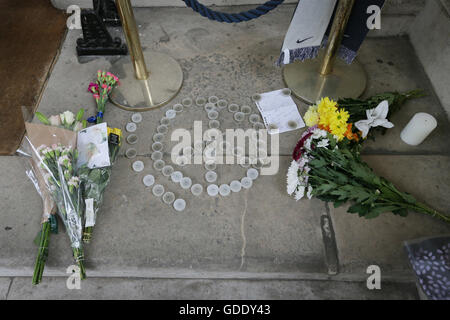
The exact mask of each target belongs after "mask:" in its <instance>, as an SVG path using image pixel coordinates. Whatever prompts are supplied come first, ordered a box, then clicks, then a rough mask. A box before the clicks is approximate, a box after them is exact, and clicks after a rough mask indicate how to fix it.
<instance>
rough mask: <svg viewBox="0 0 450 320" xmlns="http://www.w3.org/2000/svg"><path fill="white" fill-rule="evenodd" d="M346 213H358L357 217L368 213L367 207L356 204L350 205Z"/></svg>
mask: <svg viewBox="0 0 450 320" xmlns="http://www.w3.org/2000/svg"><path fill="white" fill-rule="evenodd" d="M347 212H348V213H358V214H359V216H360V217H362V216H364V215H365V214H367V213H368V212H369V207H368V206H364V205H362V204H359V203H356V204H354V205H352V206H351V207H350V208H348V210H347Z"/></svg>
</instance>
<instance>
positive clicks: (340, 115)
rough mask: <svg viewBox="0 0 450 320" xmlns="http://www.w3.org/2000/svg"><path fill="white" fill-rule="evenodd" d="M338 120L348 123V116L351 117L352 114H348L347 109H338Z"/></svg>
mask: <svg viewBox="0 0 450 320" xmlns="http://www.w3.org/2000/svg"><path fill="white" fill-rule="evenodd" d="M336 118H337V120H338V121H342V122H343V123H344V122H345V123H347V120H348V118H350V115H349V114H348V112H347V111H345V110H343V109H341V110H339V111H337V117H336Z"/></svg>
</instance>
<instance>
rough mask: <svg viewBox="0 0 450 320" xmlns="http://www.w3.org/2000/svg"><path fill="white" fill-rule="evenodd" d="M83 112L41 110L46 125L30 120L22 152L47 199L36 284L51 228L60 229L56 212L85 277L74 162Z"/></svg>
mask: <svg viewBox="0 0 450 320" xmlns="http://www.w3.org/2000/svg"><path fill="white" fill-rule="evenodd" d="M83 113H84V110H83V109H81V110H80V111H79V112H78V113H77V115H76V116H75V115H74V114H73V113H72V112H70V111H66V112H64V113H62V114H61V115H57V116H51V117H49V118H47V117H46V116H44V115H43V114H42V113H37V118H38V119H39V120H40V121H41V122H42V123H43V124H44V125H39V124H33V123H26V129H27V135H26V137H25V139H24V143H23V145H22V148H21V150H20V154H23V155H27V156H28V161H27V175H28V177H29V178H30V179H31V181H33V183H34V185H35V186H36V188H37V190H38V192H39V193H40V195H41V197H42V198H43V203H44V215H43V219H42V230H41V232H40V233H39V236H38V239H37V243H38V245H39V251H38V255H37V258H36V263H35V268H34V273H33V284H38V283H39V282H41V280H42V274H43V270H44V266H45V261H46V258H47V256H48V244H49V235H50V232H51V231H53V232H57V220H56V216H55V215H54V214H55V213H56V212H58V214H59V216H60V217H61V219H62V221H63V222H64V224H65V226H66V230H67V233H68V235H69V239H70V242H71V245H72V252H73V255H74V258H75V260H76V261H77V263H78V266H79V267H80V272H81V277H82V278H84V277H85V271H84V267H83V256H84V255H83V248H82V246H81V227H82V224H81V213H82V210H81V207H80V204H81V194H80V188H79V178H78V177H77V176H76V170H75V166H74V164H75V162H76V157H77V152H76V150H75V149H73V146H76V138H77V134H76V130H78V128H83V126H84V125H85V122H84V121H82V120H81V118H82V117H83ZM56 117H58V118H59V119H56ZM64 128H67V129H70V130H66V129H64Z"/></svg>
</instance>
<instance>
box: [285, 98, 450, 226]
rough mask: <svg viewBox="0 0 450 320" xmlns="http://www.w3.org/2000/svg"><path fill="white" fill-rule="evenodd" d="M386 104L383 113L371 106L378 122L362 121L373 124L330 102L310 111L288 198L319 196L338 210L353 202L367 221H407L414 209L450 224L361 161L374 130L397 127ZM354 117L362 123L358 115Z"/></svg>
mask: <svg viewBox="0 0 450 320" xmlns="http://www.w3.org/2000/svg"><path fill="white" fill-rule="evenodd" d="M381 104H383V105H384V106H383V105H381ZM385 105H386V102H383V101H382V103H380V104H379V105H378V106H377V107H376V108H375V109H377V108H379V110H374V109H369V107H367V105H366V107H365V110H366V111H367V112H368V114H370V115H373V116H374V117H373V118H374V119H367V120H359V121H368V122H365V123H360V124H359V125H356V124H355V125H354V124H353V123H352V122H349V119H351V118H352V114H351V113H350V112H349V111H347V110H346V109H345V108H343V107H342V106H339V104H338V103H337V102H334V101H333V100H330V99H328V98H323V99H322V100H321V101H319V102H318V103H317V105H315V106H312V107H310V109H309V110H308V112H307V114H305V122H306V124H307V125H308V126H309V128H308V129H307V130H306V131H305V132H304V133H303V135H302V137H301V139H300V141H299V142H298V143H297V145H296V147H295V149H294V152H293V158H294V159H293V161H292V163H291V166H290V168H289V170H288V174H287V192H288V194H289V195H293V196H294V197H295V199H296V200H300V199H302V198H303V197H305V195H306V197H307V198H309V199H310V198H312V197H313V196H316V197H318V198H319V199H321V200H323V201H327V202H333V203H334V206H335V207H338V206H340V205H342V204H344V203H346V202H352V206H351V207H350V208H349V209H348V212H349V213H358V214H359V216H361V217H365V218H368V219H369V218H375V217H377V216H378V215H380V214H381V213H383V212H392V213H393V214H396V215H400V216H403V217H404V216H406V215H407V214H408V210H413V211H416V212H419V213H423V214H426V215H430V216H433V217H436V218H439V219H441V220H442V221H445V222H450V216H448V215H445V214H442V213H440V212H437V211H436V210H434V209H432V208H430V207H428V206H427V205H425V204H423V203H421V202H419V201H417V200H416V199H415V198H414V197H413V196H412V195H410V194H408V193H405V192H401V191H399V190H398V189H397V188H396V187H395V186H394V185H393V184H392V183H391V182H389V181H388V180H386V179H384V178H382V177H379V176H377V175H376V174H375V173H374V172H373V171H372V169H371V168H370V167H369V166H368V165H367V164H366V163H365V162H364V161H362V160H361V157H360V150H361V141H363V140H362V139H363V137H364V136H365V135H367V132H368V130H369V128H371V127H377V126H382V127H384V128H390V127H392V126H393V125H392V124H391V123H390V122H389V121H388V120H387V119H386V115H387V114H388V111H387V110H386V108H385ZM353 118H354V119H355V118H356V119H358V118H357V116H355V115H353ZM366 125H367V126H366ZM354 127H362V128H363V129H364V132H362V131H359V130H354V129H353V128H354ZM367 127H369V128H367ZM366 129H367V130H366Z"/></svg>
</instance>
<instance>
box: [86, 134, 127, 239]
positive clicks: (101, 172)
mask: <svg viewBox="0 0 450 320" xmlns="http://www.w3.org/2000/svg"><path fill="white" fill-rule="evenodd" d="M107 132H108V147H109V159H110V165H109V166H106V167H101V168H90V167H89V166H88V165H87V164H85V165H83V166H81V167H80V168H79V171H78V173H79V176H80V179H81V181H82V189H83V198H84V201H85V208H86V209H85V225H84V232H83V241H84V242H86V243H89V242H90V240H91V237H92V232H93V228H94V225H95V223H96V219H97V214H98V212H99V209H100V206H101V205H102V203H103V194H104V192H105V189H106V187H107V186H108V184H109V182H110V177H111V171H112V165H113V164H114V162H115V161H116V158H117V155H118V153H119V149H120V145H121V142H122V132H121V130H120V129H117V128H114V129H111V128H107Z"/></svg>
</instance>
